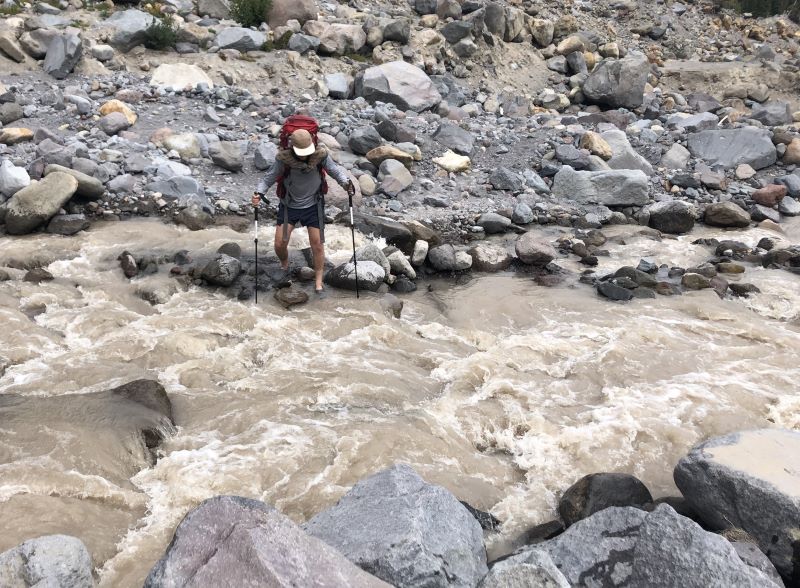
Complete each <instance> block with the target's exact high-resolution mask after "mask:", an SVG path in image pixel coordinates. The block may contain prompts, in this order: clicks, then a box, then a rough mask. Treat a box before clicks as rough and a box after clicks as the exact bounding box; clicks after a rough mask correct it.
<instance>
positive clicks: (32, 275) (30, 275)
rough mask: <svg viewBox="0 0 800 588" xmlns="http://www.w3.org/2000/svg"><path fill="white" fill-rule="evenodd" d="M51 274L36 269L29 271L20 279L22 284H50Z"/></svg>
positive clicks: (41, 269)
mask: <svg viewBox="0 0 800 588" xmlns="http://www.w3.org/2000/svg"><path fill="white" fill-rule="evenodd" d="M54 279H55V278H54V276H53V274H51V273H50V272H49V271H47V270H46V269H44V268H41V267H37V268H33V269H32V270H29V271H28V272H27V273H26V274H25V276H24V277H23V278H22V281H23V282H31V283H33V284H41V283H42V282H50V281H52V280H54Z"/></svg>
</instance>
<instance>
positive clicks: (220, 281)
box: [201, 253, 242, 286]
mask: <svg viewBox="0 0 800 588" xmlns="http://www.w3.org/2000/svg"><path fill="white" fill-rule="evenodd" d="M241 269H242V265H241V263H240V262H239V260H238V259H236V258H235V257H231V256H230V255H225V254H224V253H218V254H217V255H216V256H214V258H213V259H212V260H211V261H209V262H208V263H207V264H206V266H205V267H204V268H203V271H202V273H201V276H202V278H203V279H204V280H205V281H206V282H208V283H209V284H212V285H214V286H230V285H231V284H233V283H234V282H235V281H236V278H238V277H239V273H240V272H241Z"/></svg>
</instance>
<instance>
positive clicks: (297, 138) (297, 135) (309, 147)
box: [291, 129, 317, 157]
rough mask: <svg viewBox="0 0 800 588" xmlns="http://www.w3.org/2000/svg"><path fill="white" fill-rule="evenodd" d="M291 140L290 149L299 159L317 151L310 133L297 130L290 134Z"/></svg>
mask: <svg viewBox="0 0 800 588" xmlns="http://www.w3.org/2000/svg"><path fill="white" fill-rule="evenodd" d="M291 139H292V149H294V152H295V153H296V154H297V155H298V156H299V157H305V156H307V155H311V154H312V153H314V152H315V151H316V150H317V148H316V146H315V145H314V140H313V139H312V138H311V133H309V132H308V131H306V130H305V129H297V130H296V131H295V132H294V133H292V134H291Z"/></svg>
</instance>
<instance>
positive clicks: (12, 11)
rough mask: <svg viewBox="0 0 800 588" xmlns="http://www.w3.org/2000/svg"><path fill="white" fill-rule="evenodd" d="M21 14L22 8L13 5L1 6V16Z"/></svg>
mask: <svg viewBox="0 0 800 588" xmlns="http://www.w3.org/2000/svg"><path fill="white" fill-rule="evenodd" d="M20 12H22V8H20V7H19V6H17V5H16V4H11V5H10V6H0V16H14V15H16V14H19V13H20Z"/></svg>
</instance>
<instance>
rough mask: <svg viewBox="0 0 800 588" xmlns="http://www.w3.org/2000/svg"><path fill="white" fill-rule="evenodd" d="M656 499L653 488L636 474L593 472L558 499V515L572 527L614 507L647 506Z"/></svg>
mask: <svg viewBox="0 0 800 588" xmlns="http://www.w3.org/2000/svg"><path fill="white" fill-rule="evenodd" d="M652 502H653V497H652V495H651V494H650V491H649V490H648V489H647V487H646V486H645V485H644V484H643V483H642V482H641V481H640V480H639V479H638V478H636V477H634V476H631V475H628V474H616V473H602V474H589V475H588V476H584V477H583V478H581V479H580V480H578V481H577V482H575V483H574V484H573V485H572V486H570V487H569V488H568V489H567V491H566V492H564V494H563V495H562V496H561V499H560V500H559V502H558V514H559V515H560V516H561V520H562V521H564V524H565V525H566V526H567V527H569V526H572V525H574V524H575V523H577V522H578V521H581V520H583V519H585V518H587V517H590V516H592V515H593V514H594V513H596V512H599V511H601V510H604V509H606V508H608V507H610V506H634V507H636V508H644V507H645V506H646V505H648V504H650V503H652Z"/></svg>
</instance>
